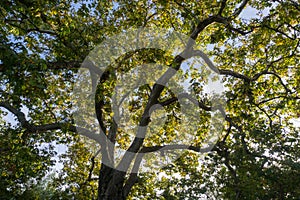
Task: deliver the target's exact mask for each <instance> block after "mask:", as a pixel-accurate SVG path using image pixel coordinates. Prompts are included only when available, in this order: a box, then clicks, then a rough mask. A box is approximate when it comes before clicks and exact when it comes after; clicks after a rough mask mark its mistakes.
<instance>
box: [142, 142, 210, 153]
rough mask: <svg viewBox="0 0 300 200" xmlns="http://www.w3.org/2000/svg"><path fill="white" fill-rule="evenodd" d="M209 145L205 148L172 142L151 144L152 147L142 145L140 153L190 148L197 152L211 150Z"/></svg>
mask: <svg viewBox="0 0 300 200" xmlns="http://www.w3.org/2000/svg"><path fill="white" fill-rule="evenodd" d="M211 147H212V146H211V145H210V146H209V147H206V148H201V147H196V146H192V145H185V144H173V145H163V146H152V147H143V148H142V149H141V151H140V153H151V152H156V151H168V150H192V151H195V152H199V153H206V152H209V151H210V150H211Z"/></svg>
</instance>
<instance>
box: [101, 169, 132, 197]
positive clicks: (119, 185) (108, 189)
mask: <svg viewBox="0 0 300 200" xmlns="http://www.w3.org/2000/svg"><path fill="white" fill-rule="evenodd" d="M125 175H126V173H125V172H120V171H117V170H116V169H113V168H111V167H108V166H106V165H104V164H102V166H101V170H100V176H99V182H98V184H99V185H98V200H125V199H126V196H125V192H124V187H123V186H124V182H125Z"/></svg>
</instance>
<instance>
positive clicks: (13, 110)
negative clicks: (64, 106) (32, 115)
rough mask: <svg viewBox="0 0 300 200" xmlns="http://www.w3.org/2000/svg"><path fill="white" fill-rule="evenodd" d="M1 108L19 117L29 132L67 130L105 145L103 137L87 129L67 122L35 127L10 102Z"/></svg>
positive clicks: (1, 103) (2, 104)
mask: <svg viewBox="0 0 300 200" xmlns="http://www.w3.org/2000/svg"><path fill="white" fill-rule="evenodd" d="M0 107H3V108H6V109H7V110H8V111H10V112H11V113H13V114H14V115H15V116H16V117H17V119H18V121H19V122H20V124H21V126H22V127H23V128H25V129H26V130H28V131H29V132H37V133H42V132H46V131H51V130H67V131H71V132H74V133H79V134H81V135H83V136H86V137H88V138H90V139H92V140H95V141H96V142H98V143H99V144H102V143H103V141H102V139H101V137H99V136H100V135H98V134H95V133H93V132H91V131H89V130H88V129H85V128H82V127H77V126H74V125H72V124H70V123H66V122H64V123H51V124H43V125H34V124H30V123H29V122H28V121H27V120H26V117H25V114H24V113H23V112H21V111H20V110H18V109H16V108H14V107H13V106H11V105H10V104H9V103H8V102H0Z"/></svg>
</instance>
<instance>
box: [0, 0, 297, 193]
mask: <svg viewBox="0 0 300 200" xmlns="http://www.w3.org/2000/svg"><path fill="white" fill-rule="evenodd" d="M299 12H300V9H299V3H298V2H297V1H293V0H288V1H280V0H272V1H265V0H260V1H255V0H253V1H250V0H237V1H231V0H222V1H204V0H203V1H200V2H198V1H196V0H195V1H168V2H166V1H148V0H147V1H146V0H145V1H144V0H140V1H93V2H90V1H75V0H74V1H46V0H45V1H40V0H34V1H9V0H7V1H1V3H0V14H1V28H0V43H1V46H0V48H1V51H0V74H1V79H0V107H1V108H2V109H1V110H0V112H1V113H0V114H1V116H2V117H4V116H5V115H6V112H9V113H10V114H12V115H14V116H15V119H16V120H17V121H18V124H16V125H10V124H8V123H7V122H6V121H4V120H1V133H0V137H1V142H0V143H1V148H0V152H1V157H0V163H1V171H0V172H1V183H0V185H1V188H0V192H1V194H0V196H1V197H3V198H4V199H11V198H21V196H22V195H23V197H24V196H26V195H28V194H29V191H33V190H34V188H33V185H34V184H33V183H36V182H39V180H41V179H42V177H43V176H44V175H45V174H46V173H47V170H49V168H50V167H51V166H53V164H54V163H53V160H51V157H53V155H54V150H53V145H54V143H53V142H55V143H64V144H68V146H69V148H68V151H67V153H66V155H65V157H66V159H65V165H64V168H63V170H62V171H61V174H60V176H58V177H56V178H53V181H52V183H51V184H52V185H53V187H54V188H56V189H57V190H56V192H57V194H54V195H58V196H60V197H61V198H66V199H68V198H73V197H75V198H82V199H84V198H86V199H91V198H98V199H124V198H126V197H127V198H128V199H139V198H152V199H176V198H178V199H182V198H200V197H201V195H202V196H203V195H206V196H209V197H211V198H212V199H213V198H217V199H219V198H221V199H255V198H259V199H297V198H298V197H299V196H300V194H299V193H300V188H299V186H300V184H299V179H297V178H296V177H299V168H300V165H299V158H298V155H299V128H297V127H296V126H295V125H294V124H293V123H292V120H293V119H298V118H299V110H300V109H299V98H300V97H299V94H298V92H299V87H300V85H299V83H300V80H299V77H300V68H299V36H300V34H299V28H300V27H299V18H298V16H300V13H299ZM141 26H142V27H154V28H167V29H170V30H174V31H177V32H180V33H182V34H186V35H187V36H188V37H190V38H192V39H194V40H195V41H196V44H195V46H193V45H190V44H189V43H188V44H187V45H186V46H185V49H184V50H185V51H187V50H191V49H193V47H196V46H197V47H198V48H199V47H200V48H201V49H205V53H206V54H208V55H210V56H211V58H213V61H214V63H215V65H216V67H217V68H218V70H219V72H220V74H221V75H222V76H223V78H224V84H225V85H226V95H225V96H226V108H225V120H226V123H225V124H224V131H223V133H222V136H221V137H220V138H219V140H218V143H217V144H216V146H215V147H214V148H213V149H212V151H211V152H210V153H208V154H207V155H205V157H199V154H198V153H197V151H199V150H201V144H202V143H201V142H202V141H201V140H199V141H198V143H195V144H190V145H191V146H189V147H188V148H189V149H190V150H189V151H186V152H185V153H184V154H183V156H182V157H180V158H179V159H178V160H176V161H175V162H174V163H172V164H170V165H168V166H166V167H164V168H162V169H159V171H160V172H161V174H165V175H163V176H162V177H160V176H159V175H157V174H155V173H154V172H153V173H148V174H139V175H137V174H136V173H132V174H131V173H130V171H128V173H124V172H120V171H116V170H114V169H112V168H110V167H108V166H106V165H103V164H102V165H101V159H103V155H104V154H105V153H106V151H105V149H103V148H102V147H101V152H100V153H99V151H98V150H99V145H98V144H95V142H93V141H91V140H89V139H87V138H84V137H82V136H78V134H77V130H78V129H76V128H78V127H76V124H74V123H73V120H72V112H73V111H74V110H72V102H71V99H70V95H69V94H70V93H71V92H72V87H73V82H74V80H75V79H74V77H75V74H76V72H77V70H78V68H79V67H80V65H81V63H83V60H84V59H85V58H86V56H87V55H88V54H89V52H90V51H91V50H92V49H93V48H94V47H95V46H97V44H100V43H101V42H102V41H103V40H105V39H106V38H108V37H110V36H112V35H116V34H118V33H120V32H122V31H123V30H127V29H128V28H129V27H141ZM193 50H197V49H195V48H194V49H193ZM128 56H129V57H126V56H125V57H124V59H123V60H122V59H121V61H120V62H119V68H115V72H116V73H117V75H119V76H121V75H122V71H121V69H126V67H134V66H136V65H139V64H143V63H148V62H150V61H151V62H153V61H155V62H156V63H159V64H163V65H165V66H170V67H174V69H179V68H180V67H182V63H183V62H184V59H183V58H182V57H180V56H178V55H177V56H171V55H169V54H167V53H165V52H160V51H136V52H133V53H132V54H131V55H128ZM187 71H188V72H187V73H190V74H191V73H192V70H191V69H189V70H187ZM178 73H179V74H180V73H182V74H183V72H181V71H180V70H178ZM200 77H201V76H200V75H199V73H198V74H197V73H196V76H195V77H194V79H193V80H191V85H192V88H193V90H194V91H196V92H198V93H197V94H198V96H197V97H198V98H199V99H198V100H199V102H205V101H203V100H204V96H203V95H201V94H202V93H201V91H202V90H203V88H202V87H201V86H202V85H203V83H205V81H204V80H201V79H200ZM115 78H118V77H113V76H112V73H111V74H110V73H108V76H102V77H101V80H100V83H99V84H98V88H97V94H98V96H97V95H96V99H95V102H96V104H97V107H96V112H98V113H100V114H101V115H98V121H99V125H100V126H102V123H103V125H105V126H106V127H112V125H113V120H112V118H111V116H110V112H111V108H110V105H109V104H107V103H105V104H104V102H103V99H104V98H105V100H107V99H110V98H111V95H112V94H111V92H110V90H109V89H110V87H111V85H110V84H109V83H111V84H114V80H115ZM101 81H102V82H101ZM102 83H103V84H102ZM104 83H106V84H104ZM149 87H150V88H149ZM149 87H140V88H138V89H137V90H136V91H135V94H134V95H136V96H139V97H141V98H140V99H139V98H135V99H133V100H132V102H131V104H130V105H135V106H132V108H130V109H131V112H132V113H134V115H133V119H132V120H134V121H135V122H136V123H138V122H139V121H141V119H143V116H142V115H141V114H140V113H141V112H142V111H145V109H147V105H148V107H149V105H151V104H153V103H154V102H160V103H162V102H164V101H165V100H168V99H170V98H172V97H173V96H172V94H171V93H170V92H169V91H168V90H167V89H166V88H164V87H162V86H158V85H155V84H152V85H151V84H150V85H149ZM151 93H152V95H153V96H156V95H157V96H158V97H159V98H156V99H151V98H148V96H147V94H151ZM150 96H151V95H150ZM105 102H109V101H105ZM199 105H202V104H199ZM205 106H206V107H204V106H202V107H201V106H200V107H201V108H200V110H202V112H201V115H200V116H199V118H201V119H202V120H203V121H205V120H207V119H208V118H209V117H210V112H211V111H210V110H209V109H207V108H209V106H210V105H209V104H206V105H205ZM166 109H167V110H168V111H169V115H168V116H169V121H168V123H166V124H165V127H164V129H163V130H164V132H163V133H160V134H161V135H164V136H165V141H164V140H160V139H159V138H155V134H154V135H153V138H148V139H147V140H146V141H138V140H135V141H133V140H132V138H130V137H129V138H128V136H127V135H126V132H122V131H121V130H118V129H116V130H114V131H108V130H107V132H106V133H107V137H108V138H110V139H111V141H113V142H114V144H115V145H120V146H122V147H123V148H129V146H130V144H131V142H132V143H134V142H137V143H139V145H138V148H137V149H135V150H134V151H139V152H143V151H144V152H145V151H147V150H148V151H149V149H151V148H150V145H156V146H162V145H167V144H168V143H167V142H166V141H168V140H170V139H171V137H174V130H172V129H171V128H170V127H172V125H174V126H178V125H179V124H180V123H179V122H178V121H176V116H177V115H176V114H175V115H174V114H173V111H174V112H175V113H176V112H178V102H177V103H176V101H174V102H173V103H172V104H170V105H168V106H167V107H166ZM176 109H177V110H176ZM171 113H172V114H171ZM143 122H144V123H145V124H146V125H147V124H149V119H146V118H145V121H143ZM172 123H174V124H172ZM102 128H103V127H102ZM205 128H206V127H205V126H204V125H203V126H202V127H200V129H201V130H202V131H203V133H205V130H207V128H206V129H205ZM103 130H106V129H103ZM113 135H116V138H115V139H114V137H112V136H113ZM200 136H201V134H200V135H199V137H200ZM124 138H126V139H128V140H125V139H124ZM130 139H131V140H130ZM90 147H93V148H90ZM200 158H201V159H200ZM204 158H205V159H204ZM201 160H202V161H201ZM200 161H201V163H200V166H199V162H200ZM174 174H176V175H174ZM291 177H295V178H294V179H291ZM50 182H51V181H50ZM71 183H72V184H71ZM97 190H98V192H96V191H97ZM26 191H27V192H26ZM96 193H97V194H96ZM30 195H33V196H34V195H36V196H37V194H36V193H34V192H32V193H30ZM96 196H97V197H96Z"/></svg>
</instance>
